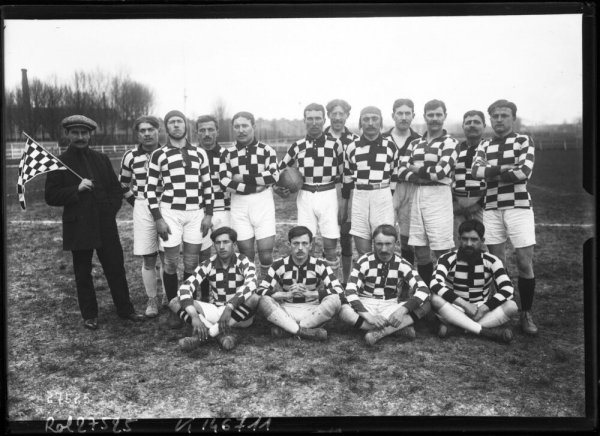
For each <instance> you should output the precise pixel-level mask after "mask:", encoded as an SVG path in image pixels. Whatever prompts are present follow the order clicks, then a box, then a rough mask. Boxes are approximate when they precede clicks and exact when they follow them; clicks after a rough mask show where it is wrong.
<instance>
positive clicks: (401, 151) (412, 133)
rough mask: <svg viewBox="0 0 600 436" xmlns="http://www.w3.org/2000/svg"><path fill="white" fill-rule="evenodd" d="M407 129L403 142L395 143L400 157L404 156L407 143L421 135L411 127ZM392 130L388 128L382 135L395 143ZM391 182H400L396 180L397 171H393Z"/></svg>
mask: <svg viewBox="0 0 600 436" xmlns="http://www.w3.org/2000/svg"><path fill="white" fill-rule="evenodd" d="M409 129H410V135H409V137H408V138H406V141H404V144H403V145H400V144H396V145H397V146H398V152H399V156H400V159H402V156H404V155H405V154H406V149H407V148H408V144H410V143H411V142H412V141H414V140H415V139H419V138H420V137H421V135H419V134H418V133H417V132H415V131H414V130H413V129H412V128H411V127H409ZM392 130H394V128H393V127H392V128H391V129H390V130H388V131H387V132H385V133H384V134H383V135H382V136H383V137H384V138H387V139H389V140H391V141H394V143H395V142H396V141H395V140H394V136H393V135H392ZM392 182H401V181H400V180H398V172H397V171H396V172H394V174H393V175H392Z"/></svg>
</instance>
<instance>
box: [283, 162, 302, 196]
mask: <svg viewBox="0 0 600 436" xmlns="http://www.w3.org/2000/svg"><path fill="white" fill-rule="evenodd" d="M303 184H304V177H302V174H300V171H298V169H297V168H294V167H287V168H285V169H284V170H283V171H281V172H280V173H279V180H278V181H277V186H281V187H282V188H287V189H289V191H290V192H291V193H294V192H298V191H299V190H300V188H302V185H303Z"/></svg>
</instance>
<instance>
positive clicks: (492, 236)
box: [483, 209, 535, 248]
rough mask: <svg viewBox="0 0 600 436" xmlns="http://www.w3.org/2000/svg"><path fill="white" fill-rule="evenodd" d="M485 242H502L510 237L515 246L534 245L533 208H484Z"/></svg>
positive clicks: (488, 243)
mask: <svg viewBox="0 0 600 436" xmlns="http://www.w3.org/2000/svg"><path fill="white" fill-rule="evenodd" d="M483 225H484V226H485V243H486V244H487V245H491V244H502V243H504V242H506V240H507V239H510V242H512V244H513V246H514V247H515V248H524V247H529V246H531V245H535V220H534V217H533V209H504V210H484V211H483Z"/></svg>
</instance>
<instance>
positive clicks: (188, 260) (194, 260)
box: [183, 252, 198, 273]
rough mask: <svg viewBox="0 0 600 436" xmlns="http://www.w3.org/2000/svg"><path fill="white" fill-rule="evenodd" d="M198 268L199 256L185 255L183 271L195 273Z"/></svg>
mask: <svg viewBox="0 0 600 436" xmlns="http://www.w3.org/2000/svg"><path fill="white" fill-rule="evenodd" d="M197 266H198V255H194V254H191V253H185V252H184V253H183V270H184V271H185V272H187V273H193V272H194V270H195V269H196V267H197Z"/></svg>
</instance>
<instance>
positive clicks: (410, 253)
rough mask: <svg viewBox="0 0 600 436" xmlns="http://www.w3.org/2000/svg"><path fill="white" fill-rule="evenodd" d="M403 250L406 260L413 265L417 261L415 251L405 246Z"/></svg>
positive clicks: (403, 256)
mask: <svg viewBox="0 0 600 436" xmlns="http://www.w3.org/2000/svg"><path fill="white" fill-rule="evenodd" d="M401 252H402V258H403V259H404V260H406V261H407V262H408V263H410V264H411V265H414V263H415V253H414V252H413V251H412V250H410V249H408V248H403V249H402V250H401Z"/></svg>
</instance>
